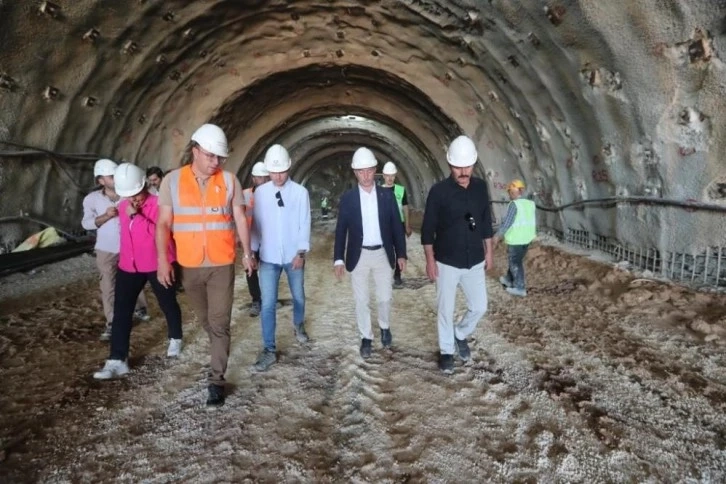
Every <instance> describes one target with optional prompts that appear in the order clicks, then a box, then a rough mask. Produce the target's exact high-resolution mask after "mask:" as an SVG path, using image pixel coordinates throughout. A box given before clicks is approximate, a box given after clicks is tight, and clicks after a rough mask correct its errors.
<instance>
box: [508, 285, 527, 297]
mask: <svg viewBox="0 0 726 484" xmlns="http://www.w3.org/2000/svg"><path fill="white" fill-rule="evenodd" d="M505 291H507V292H508V293H509V294H511V295H512V296H519V297H524V296H526V295H527V291H526V290H525V289H517V288H515V287H508V288H506V289H505Z"/></svg>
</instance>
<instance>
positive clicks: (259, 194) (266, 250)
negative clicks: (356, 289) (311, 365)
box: [252, 145, 310, 371]
mask: <svg viewBox="0 0 726 484" xmlns="http://www.w3.org/2000/svg"><path fill="white" fill-rule="evenodd" d="M264 163H265V168H267V171H268V172H269V174H270V182H268V183H265V184H263V185H260V186H259V187H257V190H255V207H254V217H253V219H254V222H253V223H254V226H255V230H254V232H255V234H256V235H257V237H255V239H254V240H253V241H252V250H253V251H257V250H259V254H260V255H259V257H260V264H259V269H258V272H259V279H260V290H261V291H262V311H261V313H260V323H261V326H262V343H263V349H262V352H261V353H260V355H259V357H258V359H257V362H256V363H255V369H256V370H257V371H265V370H267V369H268V368H269V367H270V366H272V365H273V364H275V362H276V361H277V353H276V351H277V348H276V346H275V328H276V325H277V315H276V312H275V310H276V305H277V288H278V285H279V282H280V275H281V274H282V271H285V274H286V275H287V282H288V285H289V286H290V294H291V295H292V300H293V310H292V315H293V321H292V322H293V326H294V328H295V337H296V338H297V340H298V341H299V342H300V343H305V342H307V341H308V335H307V333H306V331H305V289H304V274H305V272H304V269H305V254H306V253H307V252H308V251H309V250H310V196H309V194H308V191H307V189H305V187H303V186H302V185H299V184H297V183H295V182H294V181H292V180H290V179H289V170H290V165H291V164H292V163H291V160H290V155H289V154H288V152H287V150H286V149H285V148H284V147H282V146H280V145H272V146H271V147H270V148H269V149H268V150H267V153H266V154H265V161H264Z"/></svg>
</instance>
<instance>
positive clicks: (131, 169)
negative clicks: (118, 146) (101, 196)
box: [113, 163, 146, 197]
mask: <svg viewBox="0 0 726 484" xmlns="http://www.w3.org/2000/svg"><path fill="white" fill-rule="evenodd" d="M113 182H114V185H116V193H117V194H118V195H119V196H122V197H133V196H134V195H136V194H137V193H139V192H140V191H141V190H143V189H144V186H146V173H144V170H142V169H141V168H139V167H138V166H136V165H132V164H131V163H121V164H120V165H119V166H118V168H116V173H115V174H114V176H113Z"/></svg>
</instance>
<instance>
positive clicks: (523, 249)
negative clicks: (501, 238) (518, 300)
mask: <svg viewBox="0 0 726 484" xmlns="http://www.w3.org/2000/svg"><path fill="white" fill-rule="evenodd" d="M528 248H529V244H527V245H509V246H507V256H508V259H509V271H507V279H509V280H510V281H512V286H513V287H514V288H515V289H524V256H525V255H526V254H527V249H528Z"/></svg>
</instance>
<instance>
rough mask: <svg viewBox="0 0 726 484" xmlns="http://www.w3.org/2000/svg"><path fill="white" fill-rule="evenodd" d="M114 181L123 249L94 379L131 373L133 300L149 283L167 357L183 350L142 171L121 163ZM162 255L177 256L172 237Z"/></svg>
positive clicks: (152, 202) (170, 258) (171, 259)
mask: <svg viewBox="0 0 726 484" xmlns="http://www.w3.org/2000/svg"><path fill="white" fill-rule="evenodd" d="M114 183H115V186H116V193H117V194H118V195H119V196H121V197H125V198H124V200H122V201H121V203H119V206H118V209H119V217H118V218H119V222H120V225H121V251H120V253H119V263H118V271H117V272H116V296H115V299H114V309H113V326H112V328H111V352H110V356H109V357H108V360H106V364H105V365H104V366H103V368H102V369H101V370H100V371H97V372H96V373H94V374H93V377H94V378H95V379H97V380H108V379H111V378H117V377H119V376H123V375H125V374H126V373H128V372H129V366H128V363H127V359H128V355H129V342H130V339H131V320H132V314H133V312H134V304H135V302H136V299H137V298H138V296H139V294H141V291H142V290H143V288H144V285H145V284H146V283H147V282H148V283H149V284H150V285H151V289H152V290H153V291H154V295H155V296H156V299H157V301H158V302H159V307H161V310H162V312H163V313H164V316H165V317H166V324H167V336H168V337H169V347H168V349H167V352H166V355H167V356H169V357H175V356H179V353H180V352H181V348H182V320H181V309H180V308H179V303H178V302H177V300H176V288H175V287H173V286H172V287H164V286H162V285H161V284H160V283H159V280H158V279H157V272H156V270H157V257H156V245H155V232H156V220H157V217H158V205H157V197H156V195H153V194H151V193H150V192H149V191H148V189H147V186H146V177H145V176H144V170H142V169H141V168H139V167H138V166H136V165H132V164H130V163H122V164H120V165H119V166H118V168H116V172H115V175H114ZM166 253H167V258H168V261H169V263H172V262H174V260H176V251H175V250H174V243H173V241H169V247H168V249H167V251H166Z"/></svg>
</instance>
